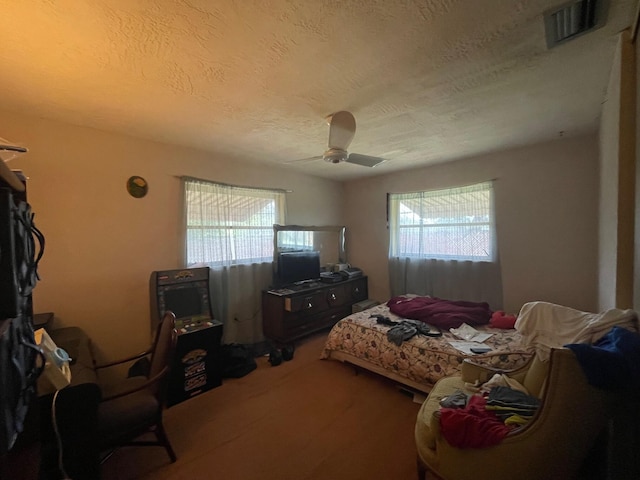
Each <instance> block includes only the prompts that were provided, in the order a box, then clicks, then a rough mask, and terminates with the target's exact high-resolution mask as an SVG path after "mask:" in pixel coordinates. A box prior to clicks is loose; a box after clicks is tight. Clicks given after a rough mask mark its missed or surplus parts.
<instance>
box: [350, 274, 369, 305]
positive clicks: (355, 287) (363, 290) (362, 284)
mask: <svg viewBox="0 0 640 480" xmlns="http://www.w3.org/2000/svg"><path fill="white" fill-rule="evenodd" d="M345 286H346V287H348V288H349V293H350V295H351V298H350V299H349V301H350V302H359V301H360V300H366V299H367V298H369V292H368V290H367V279H366V278H360V279H358V280H356V281H355V282H351V283H349V284H348V285H345Z"/></svg>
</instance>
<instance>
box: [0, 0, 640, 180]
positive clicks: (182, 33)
mask: <svg viewBox="0 0 640 480" xmlns="http://www.w3.org/2000/svg"><path fill="white" fill-rule="evenodd" d="M562 3H564V2H563V0H559V1H558V0H519V1H516V0H413V1H412V0H402V1H401V0H398V1H391V0H357V1H354V0H297V1H296V0H217V1H211V0H155V1H153V0H147V1H144V0H19V1H18V0H0V9H1V10H0V11H1V12H2V15H0V62H1V64H2V69H0V92H2V95H1V96H0V108H1V109H7V110H11V111H21V112H24V113H28V114H34V115H38V116H42V117H47V118H52V119H56V120H61V121H65V122H69V123H73V124H79V125H85V126H90V127H95V128H99V129H103V130H109V131H115V132H123V133H127V134H130V135H134V136H139V137H143V138H149V139H154V140H160V141H163V142H169V143H175V144H179V145H186V146H192V147H196V148H199V149H204V150H207V151H210V152H215V153H217V154H219V155H221V156H224V157H228V158H229V161H236V159H242V158H245V159H250V160H252V161H259V162H265V163H268V164H271V165H275V164H281V165H283V166H284V167H285V168H291V169H296V170H299V171H302V172H305V173H309V174H313V175H320V176H324V177H327V178H334V179H348V178H355V177H358V176H363V175H372V174H379V173H386V172H390V171H393V170H397V169H405V168H412V167H415V166H418V165H425V164H430V163H439V162H443V161H448V160H453V159H457V158H462V157H465V156H469V155H474V154H477V153H484V152H489V151H493V150H498V149H503V148H507V147H512V146H516V145H525V144H530V143H535V142H540V141H544V140H549V139H553V138H557V137H558V135H560V133H559V132H564V135H567V136H571V135H576V134H581V133H584V132H587V131H594V130H595V129H596V128H597V124H598V117H599V115H600V109H601V103H602V101H603V99H604V92H605V88H606V85H607V81H608V77H609V72H610V68H611V64H612V58H613V52H614V49H615V44H616V34H617V33H618V32H619V31H621V30H622V29H624V28H626V27H628V26H630V25H631V23H632V17H633V14H634V12H635V7H636V4H637V0H609V2H608V3H609V9H608V20H607V24H606V25H605V26H604V27H603V28H601V29H599V30H596V31H594V32H592V33H589V34H587V35H584V36H582V37H579V38H577V39H576V40H574V41H571V42H568V43H566V44H564V45H562V46H560V47H557V48H554V49H551V50H549V49H547V47H546V43H545V37H544V27H543V21H542V14H543V12H544V11H546V10H547V9H549V8H551V7H555V6H557V5H558V4H562ZM337 110H349V111H351V112H352V113H353V114H354V115H355V117H356V120H357V128H358V129H357V132H356V135H355V138H354V140H353V142H352V144H351V147H350V148H349V150H350V151H351V152H356V153H362V154H367V155H375V156H382V157H385V158H388V159H389V161H388V162H386V163H384V164H382V165H380V166H378V167H376V168H375V169H369V168H366V167H361V166H358V165H350V164H338V165H333V164H328V163H326V162H324V161H322V160H317V161H311V162H293V163H286V162H291V161H293V160H296V159H301V158H306V157H310V156H313V155H321V154H322V152H323V151H324V150H325V149H326V142H327V136H328V130H327V124H326V122H325V120H324V119H325V117H326V116H327V115H328V114H330V113H332V112H335V111H337ZM0 136H2V132H0Z"/></svg>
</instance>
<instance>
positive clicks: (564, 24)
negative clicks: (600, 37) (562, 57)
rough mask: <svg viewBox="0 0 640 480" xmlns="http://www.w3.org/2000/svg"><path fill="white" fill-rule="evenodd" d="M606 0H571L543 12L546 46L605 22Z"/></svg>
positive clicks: (550, 46) (580, 33)
mask: <svg viewBox="0 0 640 480" xmlns="http://www.w3.org/2000/svg"><path fill="white" fill-rule="evenodd" d="M605 3H606V0H573V1H572V2H569V3H565V4H563V5H561V6H560V7H558V8H555V9H553V10H549V11H547V12H546V13H545V14H544V27H545V31H546V36H547V47H549V48H552V47H555V46H557V45H560V44H562V43H565V42H567V41H569V40H573V39H574V38H576V37H579V36H580V35H583V34H585V33H587V32H590V31H592V30H595V29H597V28H600V27H602V26H603V25H604V24H605V16H606V15H605Z"/></svg>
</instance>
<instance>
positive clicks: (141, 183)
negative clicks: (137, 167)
mask: <svg viewBox="0 0 640 480" xmlns="http://www.w3.org/2000/svg"><path fill="white" fill-rule="evenodd" d="M148 191H149V185H148V184H147V181H146V180H145V179H144V178H142V177H138V176H133V177H129V180H127V192H129V195H131V196H132V197H134V198H142V197H144V196H145V195H146V194H147V192H148Z"/></svg>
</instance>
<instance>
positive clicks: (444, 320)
mask: <svg viewBox="0 0 640 480" xmlns="http://www.w3.org/2000/svg"><path fill="white" fill-rule="evenodd" d="M387 306H388V307H389V310H391V312H393V313H395V314H396V315H399V316H400V317H403V318H411V319H413V320H420V321H423V322H425V323H428V324H430V325H433V326H435V327H439V328H442V329H449V328H458V327H459V326H460V325H462V324H463V323H466V324H467V325H471V326H473V325H484V324H486V323H489V320H490V319H491V314H492V313H493V312H492V311H491V309H490V308H489V304H488V303H486V302H482V303H476V302H467V301H464V300H443V299H441V298H436V297H412V298H407V297H394V298H392V299H391V300H389V301H388V302H387Z"/></svg>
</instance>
